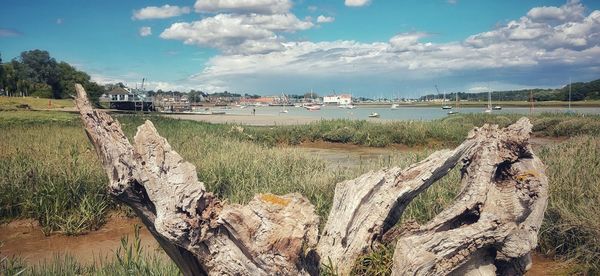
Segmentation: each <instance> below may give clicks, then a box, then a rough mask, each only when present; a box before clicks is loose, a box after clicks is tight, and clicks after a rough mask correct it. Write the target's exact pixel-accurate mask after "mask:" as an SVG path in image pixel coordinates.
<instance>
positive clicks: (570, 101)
mask: <svg viewBox="0 0 600 276" xmlns="http://www.w3.org/2000/svg"><path fill="white" fill-rule="evenodd" d="M569 112H571V77H569Z"/></svg>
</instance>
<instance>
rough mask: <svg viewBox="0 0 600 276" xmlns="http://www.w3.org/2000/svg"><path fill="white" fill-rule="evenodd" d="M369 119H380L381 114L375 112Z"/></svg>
mask: <svg viewBox="0 0 600 276" xmlns="http://www.w3.org/2000/svg"><path fill="white" fill-rule="evenodd" d="M369 118H379V113H377V112H373V113H371V114H369Z"/></svg>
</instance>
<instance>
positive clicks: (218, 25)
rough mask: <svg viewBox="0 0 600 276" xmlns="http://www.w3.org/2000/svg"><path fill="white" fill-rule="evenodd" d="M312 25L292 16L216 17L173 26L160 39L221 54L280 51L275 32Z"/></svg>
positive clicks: (229, 15)
mask: <svg viewBox="0 0 600 276" xmlns="http://www.w3.org/2000/svg"><path fill="white" fill-rule="evenodd" d="M313 26H314V24H313V23H311V22H310V21H302V20H300V19H298V18H297V17H296V16H295V15H293V14H289V13H287V14H273V15H262V14H248V15H236V14H217V15H215V16H213V17H207V18H204V19H202V20H200V21H195V22H192V23H185V22H180V23H175V24H173V25H171V26H170V27H169V28H167V29H166V30H164V31H163V32H162V33H161V34H160V37H161V38H164V39H175V40H182V41H183V42H184V43H185V44H191V45H197V46H206V47H213V48H218V49H220V50H222V51H224V52H225V53H229V54H234V53H266V52H270V51H276V50H280V49H282V46H281V43H280V37H279V36H278V35H277V34H276V33H277V32H294V31H298V30H306V29H309V28H312V27H313Z"/></svg>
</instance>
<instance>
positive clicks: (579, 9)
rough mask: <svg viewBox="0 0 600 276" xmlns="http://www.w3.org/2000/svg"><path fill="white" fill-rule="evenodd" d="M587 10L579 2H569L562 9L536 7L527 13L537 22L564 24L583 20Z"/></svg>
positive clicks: (570, 0) (572, 0)
mask: <svg viewBox="0 0 600 276" xmlns="http://www.w3.org/2000/svg"><path fill="white" fill-rule="evenodd" d="M584 11H585V8H584V7H583V5H582V4H581V3H580V1H579V0H568V1H567V3H566V4H565V5H563V6H562V7H536V8H533V9H531V10H530V11H529V12H528V13H527V17H528V18H530V19H531V20H532V21H535V22H549V23H564V22H567V21H577V20H581V19H582V18H583V13H584Z"/></svg>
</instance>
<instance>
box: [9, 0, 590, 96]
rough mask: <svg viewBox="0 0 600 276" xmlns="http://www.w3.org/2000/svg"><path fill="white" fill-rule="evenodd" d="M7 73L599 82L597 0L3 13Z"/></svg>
mask: <svg viewBox="0 0 600 276" xmlns="http://www.w3.org/2000/svg"><path fill="white" fill-rule="evenodd" d="M1 6H2V8H1V9H0V53H1V54H2V58H3V59H4V60H9V59H11V58H13V57H15V56H17V55H18V54H19V53H20V52H21V51H24V50H30V49H36V48H37V49H44V50H48V51H49V52H50V53H51V55H53V56H54V57H56V58H57V59H58V60H64V61H67V62H69V63H71V64H72V65H75V66H76V67H77V68H79V69H81V70H84V71H86V72H88V73H89V74H90V75H91V76H92V77H93V79H94V80H96V81H98V82H101V83H105V82H116V81H122V82H125V83H127V84H129V85H130V86H135V83H136V82H137V83H139V82H141V79H142V78H143V77H145V78H146V79H148V81H149V88H150V89H163V90H171V89H176V90H182V91H187V90H189V89H200V90H204V91H207V92H217V91H224V90H228V91H230V92H241V93H257V94H263V95H264V94H279V93H282V92H285V93H304V92H306V91H310V90H311V89H312V90H314V91H315V92H317V93H319V94H328V93H331V92H333V91H335V92H350V93H352V94H354V95H361V96H373V97H379V96H384V97H391V96H398V95H400V96H405V97H416V96H418V95H423V94H425V93H430V92H432V91H434V90H435V88H434V85H438V87H440V89H443V90H446V91H473V92H476V91H482V90H485V89H487V87H491V88H492V89H495V90H500V89H520V88H530V87H559V86H562V85H564V84H565V83H568V80H569V77H571V78H572V79H573V80H574V81H589V80H592V79H597V78H600V1H597V0H568V1H564V0H563V1H541V0H527V1H523V0H505V1H491V0H485V1H482V0H431V1H419V0H403V1H389V0H325V1H316V0H196V1H194V0H187V1H180V0H177V1H175V0H173V1H169V0H165V1H117V0H114V1H109V0H104V1H74V0H55V1H42V0H38V1H32V0H2V5H1Z"/></svg>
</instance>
